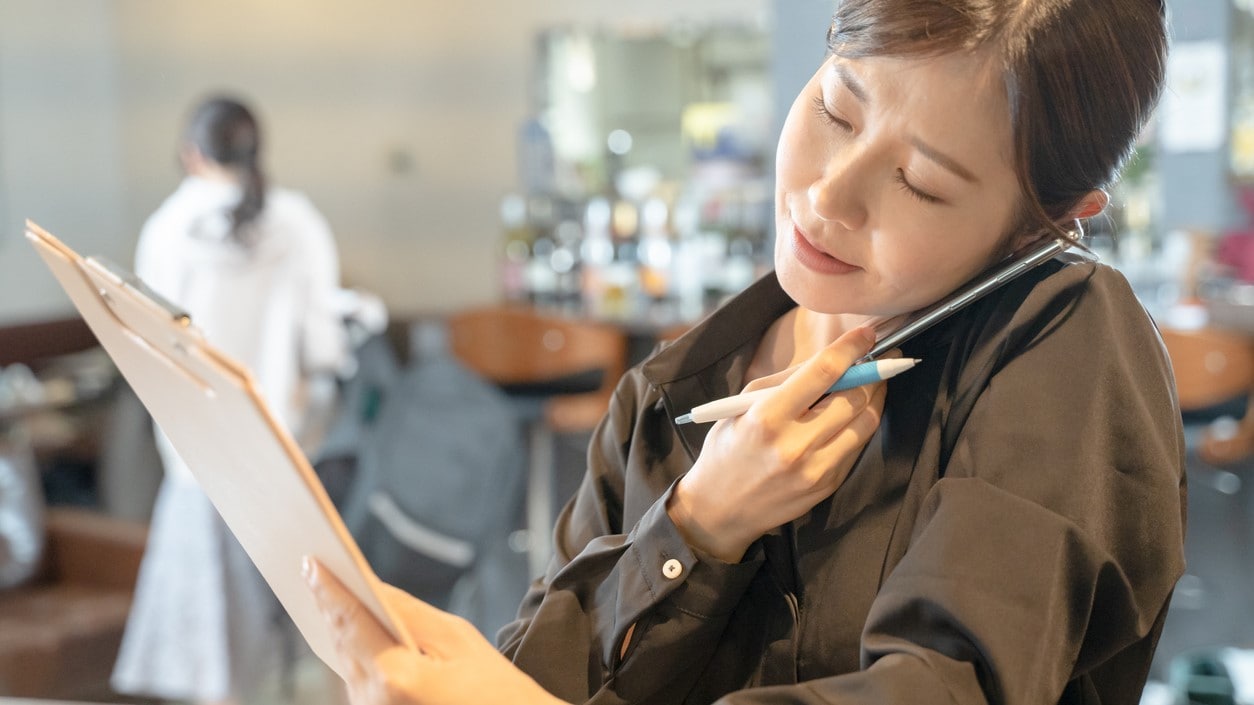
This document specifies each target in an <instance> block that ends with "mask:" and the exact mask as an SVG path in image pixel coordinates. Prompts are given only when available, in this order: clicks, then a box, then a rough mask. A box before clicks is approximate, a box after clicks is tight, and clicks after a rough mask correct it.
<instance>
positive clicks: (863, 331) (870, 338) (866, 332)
mask: <svg viewBox="0 0 1254 705" xmlns="http://www.w3.org/2000/svg"><path fill="white" fill-rule="evenodd" d="M858 334H859V335H861V336H862V339H863V340H864V341H866V344H867V345H868V346H871V345H875V329H874V328H872V327H871V326H861V327H860V328H859V329H858Z"/></svg>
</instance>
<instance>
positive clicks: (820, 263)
mask: <svg viewBox="0 0 1254 705" xmlns="http://www.w3.org/2000/svg"><path fill="white" fill-rule="evenodd" d="M792 251H793V253H794V254H796V256H797V261H798V262H800V263H801V264H802V266H804V267H805V268H806V269H810V270H813V271H815V272H818V273H819V274H848V273H850V272H855V271H857V270H859V269H861V267H855V266H854V265H852V264H849V263H848V262H845V261H842V260H838V259H836V258H835V257H833V256H831V255H829V254H827V253H826V252H823V251H821V250H819V249H818V248H816V247H815V246H814V245H811V244H810V241H809V240H807V239H806V237H805V235H802V234H801V230H800V229H799V228H797V226H795V225H794V226H793V228H792Z"/></svg>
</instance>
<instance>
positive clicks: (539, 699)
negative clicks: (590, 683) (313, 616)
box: [304, 558, 569, 705]
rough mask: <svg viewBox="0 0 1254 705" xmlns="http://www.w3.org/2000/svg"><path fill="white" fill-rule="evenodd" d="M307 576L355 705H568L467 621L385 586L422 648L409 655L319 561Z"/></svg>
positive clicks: (310, 564) (309, 562) (388, 597)
mask: <svg viewBox="0 0 1254 705" xmlns="http://www.w3.org/2000/svg"><path fill="white" fill-rule="evenodd" d="M304 573H305V580H306V581H307V582H308V583H309V587H310V589H311V590H312V591H313V594H314V599H315V600H316V601H317V604H318V608H319V610H321V612H322V614H323V616H324V617H325V618H326V620H327V626H328V627H329V628H330V629H331V633H332V637H333V638H334V640H335V648H336V652H337V653H338V656H339V660H340V663H341V669H342V671H343V672H342V673H341V675H342V676H343V677H344V681H345V684H346V685H347V686H348V695H349V702H350V703H351V705H501V704H502V703H512V704H514V705H569V704H568V703H565V702H562V701H561V700H559V699H557V698H556V697H554V696H552V695H550V694H549V693H548V692H546V691H545V690H544V689H543V688H541V687H540V686H539V685H538V684H537V683H536V682H535V681H534V680H532V679H531V678H530V677H529V676H527V675H526V674H525V673H523V672H522V671H520V670H518V668H516V667H515V666H514V664H512V663H510V662H509V660H508V659H506V658H505V657H504V656H502V655H501V654H500V653H499V652H498V651H497V650H496V649H495V648H493V647H492V644H490V643H489V642H488V640H487V639H485V638H484V637H483V636H482V635H481V634H480V633H479V631H478V630H476V629H475V628H474V626H472V625H471V624H470V623H469V622H467V621H466V620H464V619H462V618H461V617H457V616H454V615H451V614H449V613H447V612H444V611H442V610H439V609H437V608H435V607H432V606H431V605H428V604H427V603H425V602H423V601H422V600H419V599H418V598H416V597H413V596H411V595H409V594H408V593H406V592H402V591H401V590H398V589H397V588H394V587H392V586H391V585H384V586H383V588H384V591H383V592H384V594H383V595H382V596H381V597H382V598H383V599H384V600H386V601H387V603H388V605H389V607H390V608H391V609H392V611H393V613H394V614H395V615H396V616H397V618H398V619H399V620H400V621H401V623H402V625H403V626H404V629H405V631H406V632H407V633H408V634H409V636H410V638H412V639H413V641H414V645H415V646H417V647H418V648H417V649H410V648H407V647H405V646H403V645H401V644H400V643H398V642H397V641H396V640H395V639H394V638H392V635H391V634H389V633H388V631H387V630H385V629H384V628H383V626H382V625H381V624H379V622H378V620H376V619H375V618H374V616H373V615H372V614H371V613H370V611H369V610H368V609H366V607H365V605H363V604H362V603H361V602H360V601H358V600H357V598H356V597H353V595H352V593H350V592H349V591H348V589H347V588H345V587H344V585H343V584H342V583H341V582H340V581H339V579H338V578H336V577H335V576H334V575H332V574H331V572H330V571H328V570H327V569H326V568H325V567H323V566H322V565H320V564H319V563H318V562H317V561H315V560H313V559H311V558H309V559H306V561H305V566H304Z"/></svg>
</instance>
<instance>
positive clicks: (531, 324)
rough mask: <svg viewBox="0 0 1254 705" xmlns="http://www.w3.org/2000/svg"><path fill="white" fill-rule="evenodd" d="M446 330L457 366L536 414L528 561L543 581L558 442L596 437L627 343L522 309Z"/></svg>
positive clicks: (601, 328) (483, 310)
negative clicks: (567, 436)
mask: <svg viewBox="0 0 1254 705" xmlns="http://www.w3.org/2000/svg"><path fill="white" fill-rule="evenodd" d="M446 327H447V333H448V342H449V349H450V350H451V351H452V353H453V355H454V356H455V357H456V358H457V359H458V360H460V361H461V362H462V363H463V364H464V365H466V366H467V367H469V368H470V369H472V370H474V371H475V372H477V373H478V374H480V375H481V376H483V377H484V378H485V379H487V380H489V381H491V382H493V383H495V384H496V385H498V386H499V387H501V389H502V390H504V391H505V393H506V394H508V395H509V396H510V397H511V398H513V399H515V400H517V401H518V402H519V403H520V407H521V408H523V409H529V410H530V413H527V414H526V418H527V426H528V437H529V438H528V440H529V446H530V459H529V461H528V467H529V470H528V483H527V509H526V512H527V533H528V544H529V550H528V555H529V556H530V568H531V572H532V575H538V574H540V573H542V572H543V570H544V567H545V565H546V564H547V562H548V556H549V544H550V540H551V535H552V524H553V516H554V513H555V512H554V507H553V503H554V498H553V486H554V478H553V471H554V459H555V453H554V434H555V433H573V432H582V431H588V430H591V429H592V428H593V427H594V426H595V425H596V424H597V422H598V421H599V420H600V419H601V417H602V416H603V415H604V414H605V411H606V409H607V408H608V406H609V400H610V396H611V395H612V394H613V392H614V387H615V385H617V384H618V380H619V378H620V377H621V376H622V374H623V372H624V371H625V370H626V366H627V338H626V335H625V334H624V333H623V332H622V331H621V330H619V329H617V328H615V327H613V326H609V325H605V324H600V323H593V322H589V321H581V320H577V319H571V318H564V317H560V316H556V315H551V314H545V313H541V312H538V311H536V310H535V309H532V308H529V307H521V306H486V307H479V308H473V309H467V310H464V311H460V312H457V313H455V314H453V315H451V316H450V317H449V318H448V320H447V321H446Z"/></svg>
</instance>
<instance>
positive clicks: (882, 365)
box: [675, 357, 921, 424]
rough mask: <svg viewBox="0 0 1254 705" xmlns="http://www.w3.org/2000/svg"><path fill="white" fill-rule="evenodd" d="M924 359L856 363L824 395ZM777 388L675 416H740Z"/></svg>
mask: <svg viewBox="0 0 1254 705" xmlns="http://www.w3.org/2000/svg"><path fill="white" fill-rule="evenodd" d="M919 362H921V360H917V359H914V358H909V357H906V358H891V359H887V360H875V361H874V362H864V363H862V364H859V365H854V366H853V367H850V368H849V369H847V370H845V374H843V375H841V376H840V379H838V380H836V383H835V384H833V385H832V386H830V387H828V388H827V391H826V392H824V394H831V393H833V392H840V391H844V390H846V389H853V388H854V387H861V386H862V385H864V384H871V383H872V382H879V381H880V380H885V379H889V378H890V377H896V376H897V375H899V374H901V373H902V372H905V371H906V370H908V369H910V368H911V367H914V366H915V365H916V364H918V363H919ZM773 391H775V387H767V388H765V389H755V390H754V391H752V392H745V393H743V394H736V395H734V396H730V397H723V398H722V399H715V400H714V401H712V402H707V403H705V404H702V405H701V406H697V407H693V409H692V411H689V412H688V413H686V414H684V415H683V416H680V417H679V418H677V419H675V423H677V424H685V423H707V422H710V421H718V420H719V419H726V418H731V417H732V416H739V415H741V414H743V413H745V412H746V411H748V410H749V407H750V406H753V403H754V402H755V401H757V400H758V399H760V398H762V397H763V396H765V395H767V394H769V393H771V392H773Z"/></svg>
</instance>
